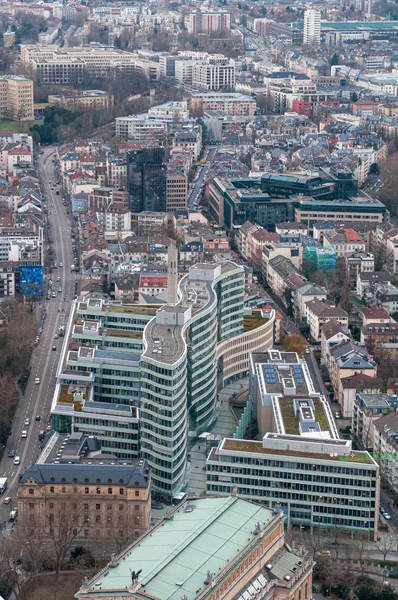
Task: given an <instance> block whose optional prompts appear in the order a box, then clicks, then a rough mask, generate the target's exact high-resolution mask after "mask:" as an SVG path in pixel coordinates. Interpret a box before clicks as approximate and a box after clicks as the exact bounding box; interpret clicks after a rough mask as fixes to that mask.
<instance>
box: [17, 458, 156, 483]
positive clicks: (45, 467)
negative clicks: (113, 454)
mask: <svg viewBox="0 0 398 600" xmlns="http://www.w3.org/2000/svg"><path fill="white" fill-rule="evenodd" d="M30 479H33V480H34V481H36V482H37V483H39V484H49V483H67V484H68V483H69V484H71V483H80V484H85V483H86V484H88V485H94V484H97V483H102V484H108V483H109V484H110V483H114V484H117V485H126V486H127V487H129V488H136V487H139V488H147V487H148V483H149V479H148V472H147V471H145V470H144V469H143V468H142V467H138V466H135V465H109V464H108V465H93V464H91V465H89V464H71V465H69V464H67V465H65V464H60V465H54V464H36V465H32V466H30V467H28V468H27V469H26V471H25V472H24V474H23V475H22V478H21V482H20V483H27V482H28V481H29V480H30Z"/></svg>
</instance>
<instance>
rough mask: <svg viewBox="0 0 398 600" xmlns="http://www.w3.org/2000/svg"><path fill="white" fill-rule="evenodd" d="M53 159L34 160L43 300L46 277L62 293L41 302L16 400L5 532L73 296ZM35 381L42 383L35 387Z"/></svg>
mask: <svg viewBox="0 0 398 600" xmlns="http://www.w3.org/2000/svg"><path fill="white" fill-rule="evenodd" d="M54 157H55V149H54V148H53V147H51V148H46V149H45V150H44V152H43V154H40V156H39V158H38V169H39V173H40V179H41V182H42V189H41V191H42V193H43V194H44V197H45V201H46V202H47V206H48V216H47V218H48V221H49V223H50V226H51V237H52V239H53V245H54V251H55V258H54V260H55V261H56V262H57V264H58V268H57V269H54V270H53V272H52V273H51V275H50V274H48V273H47V274H46V284H45V291H44V297H43V298H46V292H47V281H48V279H50V278H51V279H52V281H53V289H54V290H55V289H56V290H58V288H59V287H61V290H62V291H61V292H60V293H58V292H57V295H56V298H51V300H47V301H46V300H43V301H42V309H43V310H45V311H46V313H47V317H46V319H45V321H44V326H43V332H42V334H41V335H40V341H39V343H38V345H37V346H36V347H35V348H34V351H33V355H32V359H31V364H30V367H31V371H30V377H29V381H28V385H27V387H26V391H25V393H24V395H23V396H21V399H20V401H19V404H18V407H17V410H16V412H15V416H14V421H13V423H12V432H11V435H10V436H9V438H8V441H7V444H6V447H5V450H4V454H3V457H2V460H1V461H0V477H7V478H8V489H7V490H6V492H5V493H4V494H3V495H2V496H0V525H4V522H6V523H7V528H8V530H9V529H10V528H11V523H10V522H8V516H9V513H10V510H11V508H12V506H15V505H16V496H17V489H18V480H19V476H20V475H21V474H22V473H23V472H24V471H25V469H26V468H27V467H28V466H29V465H31V464H32V463H34V462H35V460H36V459H37V457H38V455H39V453H40V448H39V446H40V441H39V432H40V431H41V430H45V429H46V426H47V425H48V419H49V413H50V407H51V401H52V397H53V393H54V388H55V372H56V367H57V362H58V358H59V354H60V352H59V350H60V348H61V344H62V341H63V338H61V339H55V335H56V334H58V332H59V327H60V326H61V325H64V324H66V323H65V321H66V319H67V315H68V313H69V308H70V303H71V300H72V299H73V297H74V294H75V280H76V275H75V273H73V272H71V270H70V269H71V264H72V263H73V253H72V239H71V222H70V219H69V217H68V215H67V213H66V207H65V206H63V204H62V196H61V195H56V190H57V189H59V190H60V188H58V186H56V185H55V182H56V181H58V175H57V173H56V169H55V165H54V164H53V162H52V161H53V159H54ZM49 182H51V184H50V183H49ZM52 188H54V189H52ZM60 194H61V192H60ZM60 263H62V264H63V267H60V266H59V265H60ZM58 276H59V277H60V279H61V281H60V282H57V281H56V279H57V277H58ZM38 328H39V325H38ZM53 346H55V347H56V351H54V350H53V349H52V348H53ZM36 378H38V379H39V382H40V383H38V384H35V379H36ZM36 417H38V418H39V417H40V421H38V420H37V421H36ZM25 419H30V425H28V426H26V425H25V424H24V423H25ZM23 430H26V432H27V437H26V438H22V437H21V433H22V431H23ZM10 450H14V451H15V456H18V457H19V459H20V464H19V465H16V464H14V458H9V456H8V454H9V452H10ZM6 497H11V502H10V503H9V504H4V501H5V498H6Z"/></svg>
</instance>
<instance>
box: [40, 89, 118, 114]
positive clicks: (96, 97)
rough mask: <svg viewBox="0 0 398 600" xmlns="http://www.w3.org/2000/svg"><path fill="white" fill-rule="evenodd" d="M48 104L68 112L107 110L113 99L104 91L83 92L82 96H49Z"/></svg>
mask: <svg viewBox="0 0 398 600" xmlns="http://www.w3.org/2000/svg"><path fill="white" fill-rule="evenodd" d="M48 103H49V104H50V105H53V106H59V107H60V108H65V109H66V110H107V109H108V108H109V107H110V106H111V105H112V97H110V96H109V94H108V93H107V92H103V91H102V90H83V92H82V93H81V94H74V95H61V96H59V95H54V94H50V95H49V96H48Z"/></svg>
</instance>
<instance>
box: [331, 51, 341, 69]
mask: <svg viewBox="0 0 398 600" xmlns="http://www.w3.org/2000/svg"><path fill="white" fill-rule="evenodd" d="M338 64H339V55H338V54H337V52H335V53H334V54H333V56H332V58H331V59H330V66H331V67H332V66H334V65H338Z"/></svg>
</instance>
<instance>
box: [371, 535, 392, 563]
mask: <svg viewBox="0 0 398 600" xmlns="http://www.w3.org/2000/svg"><path fill="white" fill-rule="evenodd" d="M374 545H375V546H376V548H377V550H378V551H379V552H380V554H381V555H382V556H383V563H385V562H386V560H387V556H388V554H389V553H390V552H391V551H392V550H393V549H394V548H395V547H396V545H397V540H396V536H395V535H391V534H388V535H382V536H380V540H377V541H375V542H374Z"/></svg>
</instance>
